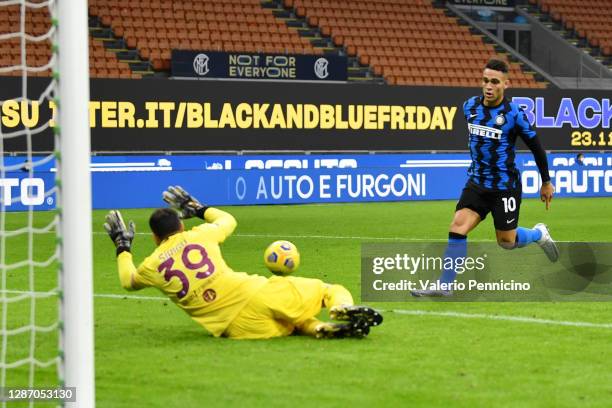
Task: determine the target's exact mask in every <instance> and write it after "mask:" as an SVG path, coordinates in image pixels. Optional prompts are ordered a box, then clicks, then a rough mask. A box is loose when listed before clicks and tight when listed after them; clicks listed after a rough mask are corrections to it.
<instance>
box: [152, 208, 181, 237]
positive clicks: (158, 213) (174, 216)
mask: <svg viewBox="0 0 612 408" xmlns="http://www.w3.org/2000/svg"><path fill="white" fill-rule="evenodd" d="M149 227H150V228H151V231H153V233H154V234H155V235H157V237H158V238H159V239H161V240H162V241H163V240H164V239H166V238H168V237H169V236H170V235H172V234H175V233H177V232H179V231H180V230H181V219H180V218H179V216H178V213H177V212H176V211H174V210H173V209H171V208H159V209H157V210H155V211H153V214H151V218H149Z"/></svg>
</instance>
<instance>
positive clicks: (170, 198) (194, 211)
mask: <svg viewBox="0 0 612 408" xmlns="http://www.w3.org/2000/svg"><path fill="white" fill-rule="evenodd" d="M163 199H164V201H165V202H167V203H168V204H170V206H171V207H172V208H174V209H176V210H177V211H178V212H179V215H180V216H181V218H183V219H186V218H192V217H198V218H201V219H203V220H205V221H206V222H209V223H211V224H215V225H216V226H217V227H219V230H220V231H221V232H222V233H223V239H225V238H227V237H228V236H230V235H231V234H232V232H234V230H235V229H236V226H237V225H238V223H237V222H236V219H235V218H234V217H233V216H232V215H231V214H230V213H228V212H225V211H222V210H220V209H218V208H212V207H208V206H206V205H204V204H202V203H200V201H198V199H197V198H195V197H193V196H192V195H191V194H189V193H188V192H187V191H186V190H185V189H183V188H182V187H181V186H170V187H168V189H167V190H166V191H164V192H163Z"/></svg>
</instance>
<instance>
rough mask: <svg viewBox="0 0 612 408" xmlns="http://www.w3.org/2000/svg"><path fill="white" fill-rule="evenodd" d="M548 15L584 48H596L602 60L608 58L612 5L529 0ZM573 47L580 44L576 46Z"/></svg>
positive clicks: (593, 1)
mask: <svg viewBox="0 0 612 408" xmlns="http://www.w3.org/2000/svg"><path fill="white" fill-rule="evenodd" d="M529 3H530V4H532V5H538V6H539V8H540V10H541V11H542V12H544V13H548V14H549V15H550V17H551V19H552V20H553V21H554V22H559V23H561V24H562V25H563V27H565V29H567V30H571V31H573V32H574V33H575V34H576V35H577V37H578V38H580V39H585V40H586V42H587V44H586V45H588V47H590V48H595V49H597V51H598V53H600V54H601V55H602V56H604V57H612V5H611V4H610V2H602V1H599V0H529ZM576 45H580V44H578V43H576Z"/></svg>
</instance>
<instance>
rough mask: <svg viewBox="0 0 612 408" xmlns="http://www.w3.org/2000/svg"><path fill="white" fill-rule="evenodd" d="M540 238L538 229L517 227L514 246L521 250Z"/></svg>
mask: <svg viewBox="0 0 612 408" xmlns="http://www.w3.org/2000/svg"><path fill="white" fill-rule="evenodd" d="M540 238H542V231H540V230H538V229H531V228H523V227H518V228H517V229H516V246H517V248H522V247H524V246H527V245H529V244H531V243H532V242H536V241H537V240H539V239H540Z"/></svg>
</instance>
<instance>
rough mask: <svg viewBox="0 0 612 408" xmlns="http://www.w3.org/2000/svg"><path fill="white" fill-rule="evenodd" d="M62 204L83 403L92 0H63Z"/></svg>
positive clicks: (88, 379) (65, 280)
mask: <svg viewBox="0 0 612 408" xmlns="http://www.w3.org/2000/svg"><path fill="white" fill-rule="evenodd" d="M56 7H57V9H56V10H57V36H58V42H57V51H58V57H59V58H58V61H59V109H58V113H59V126H60V130H59V139H60V152H61V155H60V160H58V162H59V163H58V170H59V171H58V174H59V180H60V183H59V185H58V187H59V188H58V197H60V198H59V199H58V205H59V206H60V207H61V214H60V229H61V242H62V248H61V254H60V257H61V263H60V265H61V266H60V267H61V268H63V270H62V273H61V276H62V282H61V284H62V290H63V300H62V301H63V305H62V308H61V310H62V312H61V313H62V321H63V333H62V334H61V341H62V343H63V344H62V346H63V347H62V349H63V351H64V374H65V385H66V386H68V387H76V397H77V402H76V403H70V405H73V406H78V407H93V406H94V405H95V387H94V348H93V347H94V339H93V269H92V268H93V267H92V259H93V258H92V236H91V232H92V231H91V211H92V207H91V177H90V171H89V162H90V147H91V142H90V129H89V28H88V14H87V0H58V1H57V4H56Z"/></svg>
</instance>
